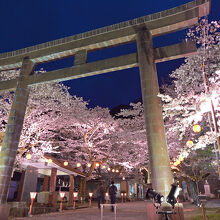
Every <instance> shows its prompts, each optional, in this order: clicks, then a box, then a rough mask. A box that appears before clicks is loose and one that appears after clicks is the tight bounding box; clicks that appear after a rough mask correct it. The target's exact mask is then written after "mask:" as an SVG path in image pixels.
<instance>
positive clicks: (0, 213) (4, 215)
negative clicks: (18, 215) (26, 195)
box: [0, 204, 11, 220]
mask: <svg viewBox="0 0 220 220" xmlns="http://www.w3.org/2000/svg"><path fill="white" fill-rule="evenodd" d="M10 208H11V206H10V205H9V204H0V219H1V220H8V217H9V212H10Z"/></svg>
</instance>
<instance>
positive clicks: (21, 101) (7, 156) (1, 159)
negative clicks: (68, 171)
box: [0, 57, 34, 219]
mask: <svg viewBox="0 0 220 220" xmlns="http://www.w3.org/2000/svg"><path fill="white" fill-rule="evenodd" d="M33 69H34V63H33V62H32V61H31V60H30V59H29V58H28V57H25V58H24V59H23V62H22V68H21V72H20V76H19V78H18V83H17V88H16V91H15V94H14V99H13V103H12V107H11V111H10V114H9V118H8V124H7V129H6V132H5V136H4V139H3V143H2V150H1V151H0V208H1V204H4V203H6V202H7V197H8V189H9V185H10V181H11V174H12V170H13V167H14V161H15V157H16V154H17V148H18V144H19V140H20V136H21V131H22V127H23V121H24V116H25V112H26V107H27V102H28V96H29V88H28V80H29V76H30V74H31V73H32V72H33ZM1 219H4V218H1Z"/></svg>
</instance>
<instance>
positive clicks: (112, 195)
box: [109, 181, 117, 212]
mask: <svg viewBox="0 0 220 220" xmlns="http://www.w3.org/2000/svg"><path fill="white" fill-rule="evenodd" d="M116 193H117V187H116V186H115V185H114V181H112V182H111V186H110V187H109V196H110V200H111V204H115V201H116ZM111 210H112V212H114V206H112V209H111Z"/></svg>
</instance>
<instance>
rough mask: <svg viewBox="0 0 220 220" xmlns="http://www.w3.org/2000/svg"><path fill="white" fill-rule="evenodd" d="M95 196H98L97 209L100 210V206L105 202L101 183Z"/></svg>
mask: <svg viewBox="0 0 220 220" xmlns="http://www.w3.org/2000/svg"><path fill="white" fill-rule="evenodd" d="M97 196H98V208H99V209H100V204H103V203H104V200H105V189H104V186H103V184H102V183H100V186H99V188H98V191H97Z"/></svg>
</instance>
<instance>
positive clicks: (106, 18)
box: [0, 0, 220, 108]
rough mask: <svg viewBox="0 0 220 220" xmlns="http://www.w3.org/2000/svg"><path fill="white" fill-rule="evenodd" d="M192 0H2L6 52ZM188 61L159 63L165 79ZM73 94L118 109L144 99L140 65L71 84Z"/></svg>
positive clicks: (215, 6)
mask: <svg viewBox="0 0 220 220" xmlns="http://www.w3.org/2000/svg"><path fill="white" fill-rule="evenodd" d="M187 2H190V0H136V1H135V0H111V1H103V0H102V1H101V0H78V1H76V0H38V1H36V0H10V1H6V0H0V27H1V33H0V42H1V47H0V53H2V52H7V51H11V50H16V49H20V48H23V47H28V46H32V45H35V44H39V43H43V42H47V41H50V40H55V39H58V38H62V37H66V36H70V35H73V34H77V33H82V32H85V31H89V30H92V29H96V28H100V27H103V26H107V25H111V24H114V23H118V22H121V21H126V20H130V19H133V18H136V17H140V16H144V15H148V14H152V13H155V12H159V11H162V10H165V9H168V8H172V7H175V6H178V5H181V4H184V3H187ZM219 11H220V0H212V7H211V14H210V16H209V19H210V20H219ZM185 33H186V31H181V32H178V33H176V34H170V35H167V36H163V37H160V38H156V39H154V47H158V46H164V45H169V44H173V43H177V42H181V41H183V40H184V38H185ZM134 51H136V45H135V44H129V45H127V46H120V47H119V48H110V49H106V50H105V51H96V52H92V53H89V54H88V62H91V61H94V60H98V59H104V58H109V57H112V56H118V55H122V54H126V53H129V52H134ZM182 62H183V60H182V59H181V60H175V61H171V62H164V63H161V64H159V65H157V70H158V77H159V81H160V83H161V82H163V81H166V78H167V75H168V74H169V73H171V72H172V71H173V70H175V69H176V67H178V66H179V65H180V64H181V63H182ZM72 63H73V60H72V58H71V59H70V58H68V59H66V60H63V61H59V62H55V63H50V64H48V65H42V66H38V67H37V68H40V67H43V68H44V69H46V70H52V69H57V68H62V67H66V66H71V65H72ZM66 85H68V86H70V87H71V90H70V91H71V93H72V94H73V95H77V96H81V97H83V98H84V99H85V100H90V106H96V105H99V106H102V107H109V108H113V107H115V106H118V105H120V104H129V103H130V102H135V101H137V100H140V99H141V89H140V79H139V72H138V69H137V68H133V69H128V70H124V71H118V72H112V73H107V74H102V75H98V76H92V77H87V78H82V79H77V80H72V81H69V82H67V83H66Z"/></svg>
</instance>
